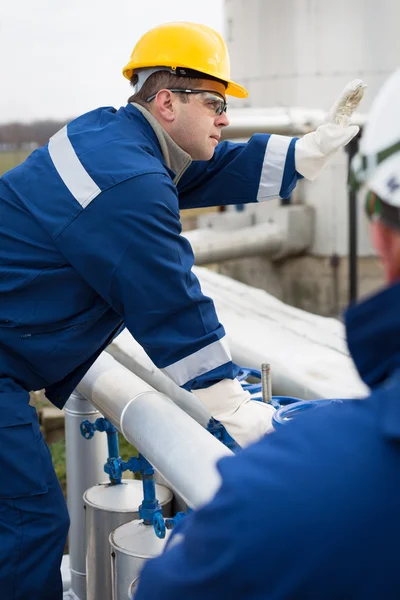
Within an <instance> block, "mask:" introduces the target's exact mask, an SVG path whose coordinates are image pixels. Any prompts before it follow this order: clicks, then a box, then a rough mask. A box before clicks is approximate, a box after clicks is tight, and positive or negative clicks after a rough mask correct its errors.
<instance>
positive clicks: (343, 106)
mask: <svg viewBox="0 0 400 600" xmlns="http://www.w3.org/2000/svg"><path fill="white" fill-rule="evenodd" d="M365 88H366V85H365V84H364V83H363V82H362V81H361V79H354V80H353V81H350V83H348V84H347V85H346V87H345V88H344V90H343V92H342V93H341V95H340V96H339V98H338V100H337V101H336V102H335V104H334V105H333V106H332V108H331V110H330V111H329V113H328V116H327V117H326V120H325V123H323V124H322V125H320V126H319V127H318V128H317V129H316V131H312V132H311V133H307V134H306V135H304V136H303V137H302V138H300V139H299V140H297V142H296V147H295V155H294V156H295V165H296V171H297V172H298V173H300V175H303V176H304V177H305V178H306V179H310V180H311V181H312V180H313V179H315V177H316V176H317V175H318V173H319V172H320V171H321V169H322V167H324V166H325V164H326V163H327V162H328V160H329V158H330V157H331V156H332V154H334V153H335V152H336V151H337V150H339V148H342V147H343V146H346V144H348V143H349V142H350V140H352V139H353V137H354V136H355V135H357V133H358V132H359V129H360V128H359V127H357V125H350V124H349V123H350V118H351V115H352V114H353V112H354V111H355V109H356V108H357V106H358V105H359V104H360V102H361V99H362V97H363V95H364V90H365Z"/></svg>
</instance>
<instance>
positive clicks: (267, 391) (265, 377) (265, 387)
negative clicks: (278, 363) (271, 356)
mask: <svg viewBox="0 0 400 600" xmlns="http://www.w3.org/2000/svg"><path fill="white" fill-rule="evenodd" d="M261 384H262V399H263V402H265V403H267V404H270V403H271V401H272V382H271V365H270V364H269V363H262V364H261Z"/></svg>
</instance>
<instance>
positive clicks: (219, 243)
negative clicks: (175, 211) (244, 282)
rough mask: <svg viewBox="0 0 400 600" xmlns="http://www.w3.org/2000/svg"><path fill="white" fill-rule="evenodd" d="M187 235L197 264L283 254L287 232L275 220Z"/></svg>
mask: <svg viewBox="0 0 400 600" xmlns="http://www.w3.org/2000/svg"><path fill="white" fill-rule="evenodd" d="M184 235H185V237H186V239H188V240H189V242H190V244H191V246H192V249H193V252H194V256H195V264H196V265H204V264H209V263H213V262H221V261H224V260H234V259H236V258H245V257H248V256H258V255H260V254H263V255H264V256H268V255H269V256H273V255H276V254H278V253H279V254H280V253H281V250H282V248H283V245H284V236H283V232H282V230H281V229H280V227H279V226H278V225H276V224H275V223H261V224H260V225H253V226H252V227H245V228H243V229H236V230H233V231H220V230H216V229H193V230H192V231H187V232H185V234H184ZM307 242H308V240H307Z"/></svg>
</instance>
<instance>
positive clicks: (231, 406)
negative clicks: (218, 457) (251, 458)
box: [193, 379, 275, 448]
mask: <svg viewBox="0 0 400 600" xmlns="http://www.w3.org/2000/svg"><path fill="white" fill-rule="evenodd" d="M193 394H194V395H195V396H196V397H197V398H198V399H199V400H200V402H202V403H203V404H204V406H206V407H207V408H208V410H209V411H210V413H211V416H213V417H214V418H215V419H217V421H220V422H221V423H222V425H223V426H224V427H225V429H226V430H227V432H228V433H229V435H230V436H232V437H233V439H234V440H235V441H236V442H237V443H238V444H239V446H242V448H243V447H244V446H247V445H248V444H251V443H252V442H255V441H257V440H258V439H259V438H260V437H262V436H263V435H264V434H265V433H267V432H268V431H271V430H272V429H273V427H272V417H273V415H274V412H275V409H274V408H273V407H272V406H271V405H270V404H266V403H265V402H258V401H257V400H251V396H250V394H249V392H246V391H245V390H243V388H242V386H241V385H240V383H239V381H238V380H237V379H233V380H232V379H223V380H222V381H220V382H218V383H215V384H214V385H212V386H210V387H208V388H205V389H201V390H193Z"/></svg>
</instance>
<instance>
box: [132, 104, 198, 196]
mask: <svg viewBox="0 0 400 600" xmlns="http://www.w3.org/2000/svg"><path fill="white" fill-rule="evenodd" d="M131 104H132V106H134V107H135V108H137V109H138V111H139V112H141V113H142V115H143V116H144V118H145V119H146V120H147V121H148V122H149V123H150V125H151V127H152V129H153V131H154V133H155V134H156V136H157V139H158V142H159V144H160V146H161V152H162V155H163V157H164V160H165V163H166V165H167V167H168V168H169V169H171V171H173V172H174V173H175V177H174V180H173V181H174V184H175V185H178V182H179V180H180V178H181V177H182V175H183V174H184V172H185V171H186V169H187V168H188V167H189V166H190V165H191V163H192V158H191V156H190V154H188V153H187V152H185V151H184V150H182V148H180V147H179V146H178V144H177V143H175V142H174V140H173V139H172V137H171V136H170V135H168V133H167V132H166V131H165V129H164V128H163V127H161V125H160V123H159V122H158V121H157V119H155V118H154V117H153V115H152V114H150V113H149V111H148V110H147V109H146V108H144V106H142V105H141V104H137V103H136V102H131Z"/></svg>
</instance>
